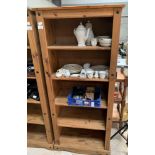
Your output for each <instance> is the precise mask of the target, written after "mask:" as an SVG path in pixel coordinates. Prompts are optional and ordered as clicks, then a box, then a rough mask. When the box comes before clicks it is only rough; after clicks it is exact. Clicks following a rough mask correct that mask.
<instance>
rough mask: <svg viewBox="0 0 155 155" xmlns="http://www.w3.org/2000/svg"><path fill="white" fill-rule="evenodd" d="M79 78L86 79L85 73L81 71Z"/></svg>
mask: <svg viewBox="0 0 155 155" xmlns="http://www.w3.org/2000/svg"><path fill="white" fill-rule="evenodd" d="M80 78H86V71H85V70H84V69H82V70H81V73H80Z"/></svg>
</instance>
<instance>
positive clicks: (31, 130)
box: [27, 125, 52, 149]
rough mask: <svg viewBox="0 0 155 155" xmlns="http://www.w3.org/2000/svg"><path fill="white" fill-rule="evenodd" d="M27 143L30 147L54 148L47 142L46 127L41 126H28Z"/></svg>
mask: <svg viewBox="0 0 155 155" xmlns="http://www.w3.org/2000/svg"><path fill="white" fill-rule="evenodd" d="M27 143H28V144H27V145H28V146H29V147H39V148H48V149H50V148H52V144H49V143H48V142H47V137H46V132H45V129H44V126H40V125H35V126H34V125H33V126H30V125H28V131H27Z"/></svg>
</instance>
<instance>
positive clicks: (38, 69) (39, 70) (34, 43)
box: [27, 11, 53, 144]
mask: <svg viewBox="0 0 155 155" xmlns="http://www.w3.org/2000/svg"><path fill="white" fill-rule="evenodd" d="M27 20H28V22H29V23H30V24H31V26H32V30H28V31H27V32H28V42H29V46H30V49H31V54H32V60H33V64H34V68H35V75H36V82H37V86H38V91H39V96H40V105H41V110H42V113H41V114H40V115H41V116H42V117H43V121H44V125H45V131H46V134H47V141H48V143H51V144H52V142H53V130H52V125H51V116H50V112H49V103H48V102H49V101H48V96H47V91H46V83H45V77H44V68H43V64H42V54H41V49H40V42H39V36H38V31H37V27H36V26H37V24H36V17H35V14H34V12H31V11H28V17H27Z"/></svg>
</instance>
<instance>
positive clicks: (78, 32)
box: [74, 23, 90, 46]
mask: <svg viewBox="0 0 155 155" xmlns="http://www.w3.org/2000/svg"><path fill="white" fill-rule="evenodd" d="M89 31H90V28H88V29H86V28H85V27H84V26H83V25H82V23H80V25H79V26H78V27H77V28H76V29H74V34H75V36H76V39H77V41H78V46H86V45H85V42H86V40H87V39H88V34H89Z"/></svg>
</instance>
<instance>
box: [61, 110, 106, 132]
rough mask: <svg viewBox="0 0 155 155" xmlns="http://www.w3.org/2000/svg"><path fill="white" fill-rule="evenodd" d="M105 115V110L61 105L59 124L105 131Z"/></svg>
mask: <svg viewBox="0 0 155 155" xmlns="http://www.w3.org/2000/svg"><path fill="white" fill-rule="evenodd" d="M103 116H104V114H103V111H101V110H99V109H88V108H85V109H83V108H70V107H68V108H63V107H61V109H60V110H59V115H58V126H59V127H70V128H81V129H90V130H103V131H104V130H105V121H104V120H103Z"/></svg>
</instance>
